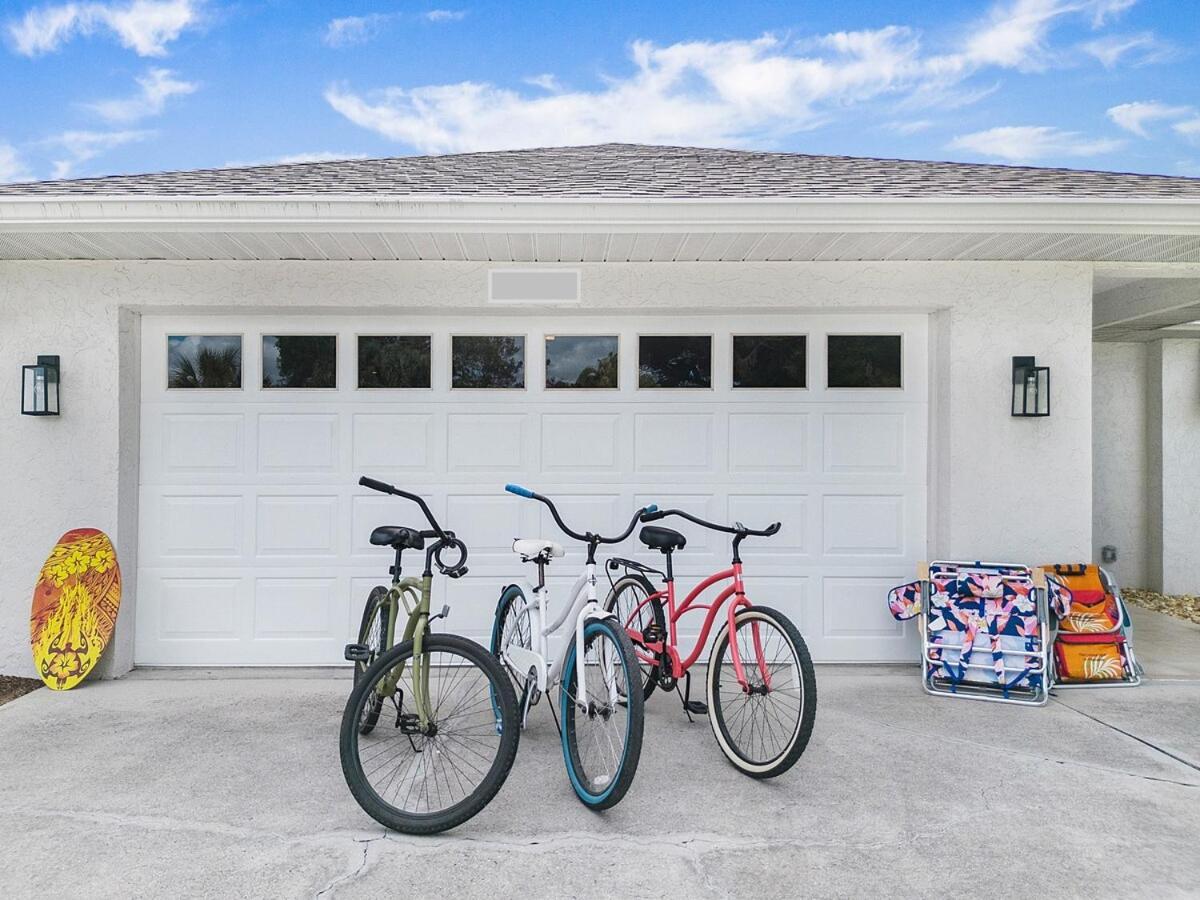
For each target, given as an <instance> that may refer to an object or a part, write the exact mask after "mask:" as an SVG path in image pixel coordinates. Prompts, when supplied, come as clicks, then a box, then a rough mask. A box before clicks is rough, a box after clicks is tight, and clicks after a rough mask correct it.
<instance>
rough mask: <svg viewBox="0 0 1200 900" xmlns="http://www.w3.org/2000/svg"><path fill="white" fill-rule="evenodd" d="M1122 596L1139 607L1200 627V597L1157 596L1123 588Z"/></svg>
mask: <svg viewBox="0 0 1200 900" xmlns="http://www.w3.org/2000/svg"><path fill="white" fill-rule="evenodd" d="M1121 596H1122V597H1124V598H1125V599H1126V600H1128V601H1129V602H1130V603H1133V604H1135V605H1137V606H1143V607H1145V608H1146V609H1152V610H1154V611H1155V612H1160V613H1165V614H1166V615H1168V616H1174V617H1175V618H1177V619H1184V620H1186V621H1188V622H1195V623H1196V624H1197V625H1200V597H1195V596H1192V595H1191V594H1156V593H1155V592H1154V591H1138V590H1132V589H1130V588H1123V589H1122V590H1121Z"/></svg>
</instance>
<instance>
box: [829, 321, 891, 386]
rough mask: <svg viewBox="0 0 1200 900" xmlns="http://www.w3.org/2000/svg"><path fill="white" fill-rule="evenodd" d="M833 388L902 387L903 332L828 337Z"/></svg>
mask: <svg viewBox="0 0 1200 900" xmlns="http://www.w3.org/2000/svg"><path fill="white" fill-rule="evenodd" d="M827 341H828V343H827V345H826V346H827V348H828V363H827V366H828V377H829V381H828V384H829V387H831V388H898V387H900V386H901V385H900V335H898V334H831V335H829V337H828V338H827Z"/></svg>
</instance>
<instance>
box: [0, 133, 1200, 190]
mask: <svg viewBox="0 0 1200 900" xmlns="http://www.w3.org/2000/svg"><path fill="white" fill-rule="evenodd" d="M230 194H233V195H245V196H281V195H284V196H286V195H311V194H325V195H335V194H340V195H355V194H360V195H361V194H369V195H390V196H414V195H415V196H422V195H424V196H430V195H439V196H475V197H528V198H541V197H562V198H609V199H628V198H661V199H670V198H683V199H704V198H713V199H719V198H726V199H744V200H754V199H764V198H792V199H801V198H810V197H847V198H848V197H894V198H936V197H1062V198H1110V199H1196V200H1200V178H1181V177H1172V176H1165V175H1134V174H1124V173H1116V172H1093V171H1083V170H1075V169H1038V168H1029V167H1019V166H996V165H979V164H975V163H952V162H918V161H913V160H898V159H869V158H860V157H852V156H812V155H809V154H804V153H762V152H758V151H747V150H713V149H701V148H695V147H654V146H645V145H640V144H599V145H595V146H586V147H550V148H543V149H535V150H504V151H495V152H487V153H460V154H454V155H448V156H400V157H390V158H384V159H348V160H339V161H333V162H311V163H292V164H287V165H270V166H247V167H242V168H229V169H197V170H194V171H187V172H161V173H156V174H149V175H112V176H108V177H103V178H79V179H73V180H65V181H39V182H32V183H25V184H7V185H0V195H91V196H99V195H107V196H113V195H117V196H120V195H140V196H166V195H178V196H184V195H187V196H205V195H230Z"/></svg>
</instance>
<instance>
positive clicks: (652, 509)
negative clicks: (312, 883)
mask: <svg viewBox="0 0 1200 900" xmlns="http://www.w3.org/2000/svg"><path fill="white" fill-rule="evenodd" d="M504 489H505V490H506V491H508V492H509V493H510V494H516V495H517V496H518V497H527V498H529V499H530V500H540V501H541V502H542V503H545V504H546V506H548V507H549V508H550V515H552V516H553V517H554V522H555V524H557V525H558V527H559V528H561V529H562V531H563V533H564V534H566V535H567V536H568V537H571V538H574V539H575V540H577V541H583V542H584V543H585V544H591V543H596V544H619V543H621V541H623V540H625V538H627V537H629V535H631V534H633V529H634V526H636V525H637V523H638V521H639V520H640V519H641V517H642V516H644V515H650V514H653V513H656V512H657V511H658V506H657V504H654V503H651V504H650V505H649V506H643V507H642V508H641V509H639V510H638V511H637V512H635V513H634V514H633V518H632V519H630V520H629V526H628V527H627V528H626V529H625V532H624V533H623V534H621V535H620V536H616V537H602V536H600V535H598V534H593V533H592V532H590V531H585V532H584V533H583V534H579V533H578V532H577V531H572V530H571V529H570V528H569V527H568V526H567V523H566V522H564V521H563V520H562V516H560V515H559V514H558V508H557V507H556V506H555V505H554V503H553V501H552V500H550V498H549V497H543V496H542V495H541V494H539V493H537V492H536V491H531V490H530V489H529V488H527V487H521V485H519V484H506V485H505V486H504Z"/></svg>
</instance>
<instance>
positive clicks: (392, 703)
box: [340, 634, 520, 834]
mask: <svg viewBox="0 0 1200 900" xmlns="http://www.w3.org/2000/svg"><path fill="white" fill-rule="evenodd" d="M424 656H425V657H426V658H427V661H428V663H429V667H430V668H429V673H430V674H429V687H428V691H429V710H430V718H429V725H428V727H426V728H422V727H421V725H420V721H419V716H418V714H417V706H416V704H415V702H414V700H415V698H416V696H417V693H416V688H415V686H414V683H413V681H414V674H415V673H414V671H413V662H414V659H413V645H412V641H404V642H403V643H400V644H397V645H396V646H395V647H393V648H392V649H391V650H389V651H388V652H387V653H385V654H384V655H383V656H381V657H380V658H379V659H378V660H376V661H375V663H374V664H373V665H372V666H371V668H370V669H368V670H367V672H366V673H365V675H364V676H363V678H362V679H361V680H360V681H359V683H358V685H357V686H356V687H355V688H354V691H353V693H351V695H350V699H349V700H348V701H347V702H346V710H345V713H344V714H343V716H342V728H341V742H340V750H341V759H342V773H343V774H344V775H345V777H346V784H347V786H349V788H350V792H351V793H352V794H353V795H354V799H355V800H357V801H358V804H359V806H361V807H362V808H363V810H364V811H365V812H366V813H367V814H368V815H369V816H371V818H373V819H375V821H377V822H379V823H380V824H382V825H385V826H387V827H388V828H392V829H394V830H396V831H401V832H404V833H406V834H436V833H437V832H440V831H445V830H446V829H448V828H453V827H455V826H456V825H461V824H462V823H463V822H465V821H467V820H468V819H470V818H471V817H472V816H474V815H475V814H476V813H478V812H479V811H480V810H481V809H483V808H484V807H485V806H486V805H487V804H488V802H489V801H490V800H491V799H492V798H493V797H494V796H496V792H497V791H499V790H500V787H501V786H502V785H503V784H504V780H505V779H506V778H507V777H508V773H509V770H510V769H511V768H512V764H513V760H514V759H515V758H516V755H517V742H518V740H519V735H520V727H519V723H518V721H517V711H516V710H517V701H516V697H515V695H514V694H513V689H512V685H511V684H510V683H509V680H508V676H507V675H506V674H505V672H504V670H503V669H502V668H501V667H500V665H499V664H497V662H496V661H495V660H494V659H493V658H492V657H491V656H490V655H489V654H488V653H487V651H485V650H484V649H483V648H482V647H480V646H479V645H478V644H476V643H475V642H474V641H469V640H467V639H466V638H462V637H458V636H457V635H451V634H427V635H426V636H425V639H424ZM376 695H378V696H381V697H382V699H383V709H382V715H381V716H380V722H379V725H378V727H377V728H375V729H373V730H372V731H370V732H368V733H365V734H364V733H363V732H362V730H361V729H360V728H359V722H360V721H361V718H362V714H363V709H364V707H365V706H366V705H367V703H369V702H370V700H371V697H373V696H376Z"/></svg>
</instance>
